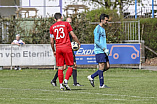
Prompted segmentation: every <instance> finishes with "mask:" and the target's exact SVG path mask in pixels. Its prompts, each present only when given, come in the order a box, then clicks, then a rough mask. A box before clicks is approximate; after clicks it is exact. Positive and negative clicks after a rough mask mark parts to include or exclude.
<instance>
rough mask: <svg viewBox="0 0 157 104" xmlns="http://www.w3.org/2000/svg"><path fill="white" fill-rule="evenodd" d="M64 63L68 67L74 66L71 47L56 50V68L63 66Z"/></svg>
mask: <svg viewBox="0 0 157 104" xmlns="http://www.w3.org/2000/svg"><path fill="white" fill-rule="evenodd" d="M64 62H65V63H66V65H68V66H72V65H74V58H73V52H72V49H71V47H69V48H68V47H66V48H56V64H57V66H64Z"/></svg>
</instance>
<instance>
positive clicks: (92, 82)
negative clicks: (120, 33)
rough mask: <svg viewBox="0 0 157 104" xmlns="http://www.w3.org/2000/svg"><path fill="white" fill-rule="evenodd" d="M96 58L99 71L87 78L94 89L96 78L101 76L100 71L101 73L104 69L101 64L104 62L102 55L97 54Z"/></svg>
mask: <svg viewBox="0 0 157 104" xmlns="http://www.w3.org/2000/svg"><path fill="white" fill-rule="evenodd" d="M95 57H96V62H97V63H98V65H99V69H98V70H97V71H96V72H95V73H93V74H92V75H89V76H88V77H87V78H88V80H89V81H90V83H91V85H92V86H93V87H94V78H95V77H97V76H98V75H99V71H100V69H102V64H101V63H102V62H103V59H102V54H96V55H95Z"/></svg>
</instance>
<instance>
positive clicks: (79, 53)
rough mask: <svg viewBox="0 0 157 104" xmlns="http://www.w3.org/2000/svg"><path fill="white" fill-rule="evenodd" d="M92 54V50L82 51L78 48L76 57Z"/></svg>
mask: <svg viewBox="0 0 157 104" xmlns="http://www.w3.org/2000/svg"><path fill="white" fill-rule="evenodd" d="M93 54H94V49H83V48H80V49H79V50H78V51H77V52H76V55H93Z"/></svg>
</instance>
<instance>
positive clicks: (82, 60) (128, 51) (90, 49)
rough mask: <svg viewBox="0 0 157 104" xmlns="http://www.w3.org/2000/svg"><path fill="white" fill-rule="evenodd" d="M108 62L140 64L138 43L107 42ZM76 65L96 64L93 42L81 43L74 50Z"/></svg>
mask: <svg viewBox="0 0 157 104" xmlns="http://www.w3.org/2000/svg"><path fill="white" fill-rule="evenodd" d="M107 48H108V49H109V52H110V54H109V56H108V57H109V61H110V64H140V44H108V45H107ZM75 55H76V61H77V64H78V65H86V64H97V63H96V59H95V53H94V45H93V44H83V45H81V48H80V49H79V50H78V51H76V52H75Z"/></svg>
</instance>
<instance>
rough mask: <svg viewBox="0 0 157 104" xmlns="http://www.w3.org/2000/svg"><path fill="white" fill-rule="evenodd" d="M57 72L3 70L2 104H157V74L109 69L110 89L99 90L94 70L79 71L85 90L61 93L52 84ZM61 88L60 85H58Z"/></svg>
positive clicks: (1, 81) (80, 88)
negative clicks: (92, 82) (89, 77)
mask: <svg viewBox="0 0 157 104" xmlns="http://www.w3.org/2000/svg"><path fill="white" fill-rule="evenodd" d="M55 72H56V71H54V70H37V69H27V70H26V69H25V70H22V71H15V70H1V71H0V104H157V72H156V71H146V70H133V69H110V70H109V71H108V72H106V73H105V82H106V84H107V85H108V86H109V87H111V88H105V89H99V87H98V86H99V81H98V77H97V78H96V79H95V87H94V88H93V87H92V86H91V85H90V83H89V81H88V80H87V78H86V77H87V76H88V75H89V74H92V73H93V72H94V70H93V69H79V70H78V80H79V81H78V82H79V83H80V84H83V85H84V86H82V87H74V86H72V81H73V79H72V77H71V79H70V81H69V86H70V87H71V89H72V91H60V90H59V86H57V87H53V86H52V85H51V84H50V80H51V79H52V76H53V75H54V74H55ZM58 85H59V84H58Z"/></svg>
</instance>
